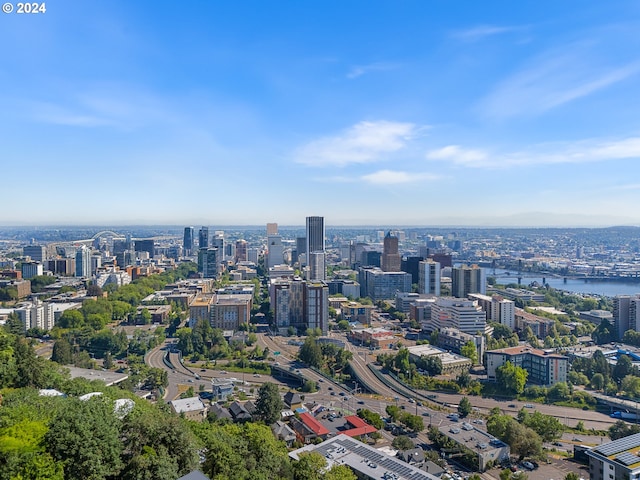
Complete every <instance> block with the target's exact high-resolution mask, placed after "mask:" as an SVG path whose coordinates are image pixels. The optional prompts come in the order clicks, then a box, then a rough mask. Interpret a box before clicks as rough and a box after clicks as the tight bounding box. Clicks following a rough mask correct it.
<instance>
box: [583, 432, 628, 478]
mask: <svg viewBox="0 0 640 480" xmlns="http://www.w3.org/2000/svg"><path fill="white" fill-rule="evenodd" d="M585 453H586V454H587V456H588V457H589V478H590V479H591V480H617V479H619V478H620V479H622V478H624V479H629V480H632V479H638V478H640V433H636V434H635V435H629V436H628V437H624V438H620V439H618V440H614V441H613V442H609V443H604V444H602V445H600V446H598V447H594V448H592V449H591V450H587V451H586V452H585Z"/></svg>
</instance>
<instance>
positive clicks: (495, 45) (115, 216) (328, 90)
mask: <svg viewBox="0 0 640 480" xmlns="http://www.w3.org/2000/svg"><path fill="white" fill-rule="evenodd" d="M639 23H640V6H638V4H637V3H635V2H632V1H622V0H618V1H614V2H608V3H607V4H589V5H585V4H584V3H583V2H578V1H568V2H562V4H558V3H557V2H550V1H543V2H535V3H534V2H531V3H525V4H520V5H518V8H517V9H516V8H513V6H512V4H510V3H507V2H500V1H499V2H493V3H491V4H482V5H476V4H474V3H472V2H456V3H449V4H446V5H445V4H428V3H426V2H421V1H417V0H412V1H407V2H402V3H401V4H397V3H391V2H383V1H373V2H370V1H368V2H364V1H354V2H348V3H346V4H345V3H344V2H333V1H328V2H323V3H322V5H307V4H298V3H294V2H291V3H287V4H281V5H277V6H274V5H271V4H266V3H263V2H257V1H242V2H237V3H234V4H223V3H222V2H210V3H204V2H203V3H198V4H190V5H182V6H178V5H175V4H171V3H168V2H149V1H141V2H135V3H131V2H124V1H114V2H109V3H103V4H91V5H83V4H81V3H79V2H74V1H60V2H56V3H47V11H46V13H40V14H31V15H18V14H16V13H12V14H3V15H2V16H1V17H0V27H1V28H0V40H2V41H3V44H4V45H11V48H7V49H5V51H4V61H3V65H2V67H0V106H1V108H2V110H3V113H4V115H3V116H2V118H0V142H2V145H3V149H2V151H3V153H2V161H0V178H2V179H3V180H4V182H3V204H4V205H5V207H4V208H3V209H2V211H0V226H12V225H123V226H126V225H185V226H186V225H193V226H194V227H196V228H198V227H199V226H201V225H265V224H266V223H267V222H278V223H279V224H280V225H285V226H286V225H295V226H298V225H304V221H305V218H306V217H309V216H314V215H317V216H322V217H324V218H325V222H326V225H327V226H374V225H394V226H470V227H473V226H481V227H489V226H495V227H516V226H518V227H520V226H525V227H526V226H530V227H538V226H552V227H553V226H562V227H576V226H594V227H597V226H612V225H639V224H640V213H638V212H637V208H635V206H636V205H638V203H639V202H640V183H639V182H637V181H636V180H635V179H634V177H633V172H634V171H637V166H636V165H637V161H638V159H639V158H640V118H638V115H637V108H636V107H635V103H634V102H633V101H631V100H632V99H633V98H638V97H639V96H640V82H639V81H638V80H639V79H640V54H638V52H639V51H640V49H639V48H638V46H639V45H638V44H639V43H640V39H639V38H638V36H637V34H636V32H637V28H638V26H639Z"/></svg>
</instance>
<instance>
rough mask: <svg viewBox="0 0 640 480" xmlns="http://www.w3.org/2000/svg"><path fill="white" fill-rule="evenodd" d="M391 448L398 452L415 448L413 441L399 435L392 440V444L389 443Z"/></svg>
mask: <svg viewBox="0 0 640 480" xmlns="http://www.w3.org/2000/svg"><path fill="white" fill-rule="evenodd" d="M391 446H392V447H393V448H397V449H398V450H411V449H412V448H416V446H415V444H414V443H413V441H412V440H411V439H410V438H409V437H407V436H406V435H399V436H397V437H396V438H394V439H393V442H391Z"/></svg>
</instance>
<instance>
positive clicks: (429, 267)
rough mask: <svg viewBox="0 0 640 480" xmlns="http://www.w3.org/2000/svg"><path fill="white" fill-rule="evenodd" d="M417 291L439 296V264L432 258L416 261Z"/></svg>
mask: <svg viewBox="0 0 640 480" xmlns="http://www.w3.org/2000/svg"><path fill="white" fill-rule="evenodd" d="M418 292H419V293H423V294H424V293H428V294H431V295H436V296H440V264H439V263H438V262H434V261H433V260H426V261H421V262H419V263H418Z"/></svg>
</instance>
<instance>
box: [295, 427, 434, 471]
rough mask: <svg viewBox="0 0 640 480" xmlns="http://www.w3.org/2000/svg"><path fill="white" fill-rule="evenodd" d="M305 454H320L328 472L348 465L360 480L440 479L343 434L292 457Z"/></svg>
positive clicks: (307, 448)
mask: <svg viewBox="0 0 640 480" xmlns="http://www.w3.org/2000/svg"><path fill="white" fill-rule="evenodd" d="M306 452H316V453H319V454H320V455H321V456H322V457H323V458H324V459H325V460H326V461H327V467H326V468H327V469H329V468H331V467H333V466H334V465H346V466H347V467H349V468H350V469H351V470H352V471H353V472H354V473H355V475H356V476H357V477H358V479H360V480H373V479H375V480H380V479H383V480H438V477H435V476H433V475H431V474H429V473H427V472H425V471H424V470H421V469H420V468H417V467H414V466H413V465H410V464H407V463H405V462H403V461H402V460H400V459H399V458H396V457H392V456H390V455H387V454H386V453H383V452H380V451H378V450H376V449H375V448H373V447H371V446H369V445H367V444H366V443H362V442H360V441H358V440H355V439H352V438H350V437H349V436H347V435H344V434H341V435H336V436H335V437H333V438H330V439H328V440H325V441H324V442H322V443H320V444H318V445H307V446H305V447H303V448H299V449H298V450H294V451H293V452H290V453H289V457H291V458H293V459H294V460H300V457H301V455H303V454H305V453H306Z"/></svg>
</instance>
